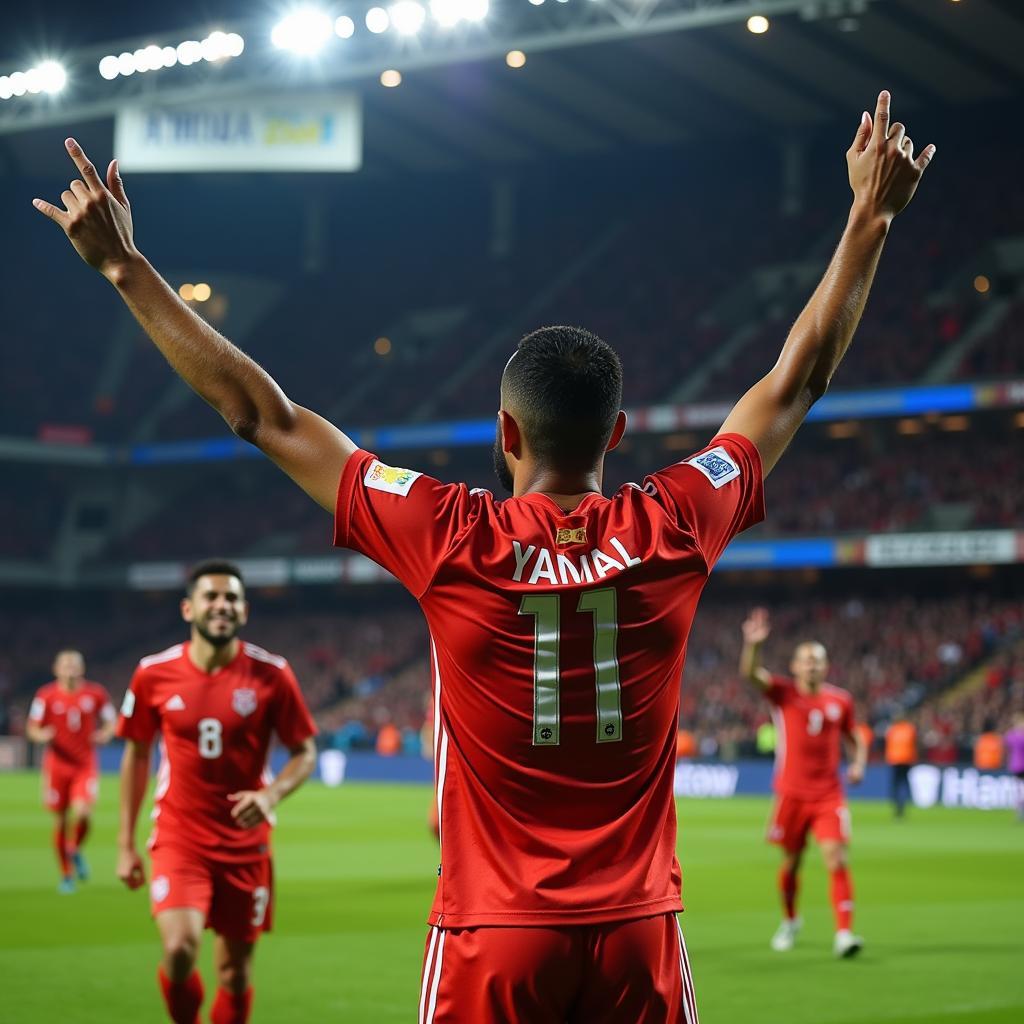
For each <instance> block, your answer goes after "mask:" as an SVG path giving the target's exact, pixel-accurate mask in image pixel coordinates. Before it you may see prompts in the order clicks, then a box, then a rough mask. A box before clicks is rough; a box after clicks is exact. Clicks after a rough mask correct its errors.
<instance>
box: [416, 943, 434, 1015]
mask: <svg viewBox="0 0 1024 1024" xmlns="http://www.w3.org/2000/svg"><path fill="white" fill-rule="evenodd" d="M436 945H437V929H436V928H431V929H430V945H429V946H428V947H427V957H426V959H425V960H424V961H423V983H422V984H421V985H420V1012H419V1013H418V1014H417V1016H416V1020H417V1021H419V1024H423V1009H424V1007H425V1006H426V1005H427V989H428V988H429V987H430V974H431V967H432V964H433V960H434V947H435V946H436Z"/></svg>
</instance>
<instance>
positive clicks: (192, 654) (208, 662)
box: [188, 630, 242, 675]
mask: <svg viewBox="0 0 1024 1024" xmlns="http://www.w3.org/2000/svg"><path fill="white" fill-rule="evenodd" d="M241 643H242V641H241V640H239V639H238V637H237V636H236V637H234V638H232V639H231V640H229V641H228V642H227V643H226V644H222V645H221V646H219V647H218V646H217V645H216V644H211V643H210V641H209V640H207V639H206V637H204V636H202V635H201V634H200V633H198V632H196V631H195V630H193V631H192V639H191V641H190V642H189V645H188V658H189V661H191V662H192V664H193V665H195V667H196V668H197V669H199V671H200V672H205V673H206V674H207V675H212V674H213V673H214V672H218V671H219V670H220V669H222V668H224V666H225V665H230V664H231V662H233V661H234V660H235V658H237V657H238V648H239V647H240V646H241Z"/></svg>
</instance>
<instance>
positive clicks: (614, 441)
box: [605, 409, 626, 452]
mask: <svg viewBox="0 0 1024 1024" xmlns="http://www.w3.org/2000/svg"><path fill="white" fill-rule="evenodd" d="M625 433H626V414H625V413H624V412H623V411H622V410H621V409H620V410H619V414H618V416H616V417H615V426H614V427H612V436H611V437H610V438H608V445H607V447H606V448H605V451H606V452H610V451H613V450H614V449H616V448H618V447H619V442H620V441H621V440H622V435H623V434H625Z"/></svg>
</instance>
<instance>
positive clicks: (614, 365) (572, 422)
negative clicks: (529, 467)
mask: <svg viewBox="0 0 1024 1024" xmlns="http://www.w3.org/2000/svg"><path fill="white" fill-rule="evenodd" d="M501 390H502V397H503V398H504V400H505V401H506V402H507V403H508V406H509V411H511V412H513V413H514V414H515V415H516V418H517V421H518V422H519V427H520V429H521V430H522V432H523V435H524V437H525V440H526V443H527V444H528V445H529V447H530V450H531V451H532V452H533V453H534V455H535V456H536V457H537V458H538V459H540V460H541V461H542V462H544V463H546V464H548V465H551V466H556V467H558V468H564V469H585V468H588V467H589V466H592V465H593V464H594V463H595V462H597V460H598V459H599V458H600V457H601V455H602V454H603V453H604V451H605V449H606V448H607V446H608V441H609V439H610V437H611V434H612V430H613V429H614V427H615V418H616V416H617V415H618V413H619V409H621V408H622V363H621V362H620V361H619V357H618V354H617V353H616V351H615V349H613V348H612V347H611V345H609V344H608V343H607V342H605V341H602V340H601V339H600V338H599V337H598V336H597V335H596V334H594V333H592V332H591V331H587V330H584V329H583V328H582V327H541V328H540V329H539V330H536V331H534V332H533V333H532V334H528V335H526V337H525V338H523V340H522V341H520V342H519V347H518V348H517V349H516V351H515V354H514V355H513V356H512V358H511V359H510V360H509V363H508V365H507V366H506V367H505V372H504V374H503V375H502V378H501Z"/></svg>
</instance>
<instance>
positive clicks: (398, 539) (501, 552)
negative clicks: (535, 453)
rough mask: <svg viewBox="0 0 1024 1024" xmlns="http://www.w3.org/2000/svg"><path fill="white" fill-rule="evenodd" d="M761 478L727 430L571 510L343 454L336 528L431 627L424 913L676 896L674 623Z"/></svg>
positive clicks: (543, 910)
mask: <svg viewBox="0 0 1024 1024" xmlns="http://www.w3.org/2000/svg"><path fill="white" fill-rule="evenodd" d="M762 494H763V492H762V484H761V464H760V459H759V457H758V453H757V450H756V449H755V448H754V446H753V445H752V444H750V442H749V441H747V440H746V439H744V438H742V437H739V436H736V435H723V436H720V437H717V438H715V440H714V441H713V442H712V445H711V447H710V448H709V449H707V450H705V451H704V452H701V453H699V454H698V455H695V456H693V457H692V458H690V459H688V460H687V461H685V462H681V463H677V464H676V465H674V466H671V467H669V468H668V469H666V470H663V471H662V472H660V473H656V474H655V475H654V476H651V477H649V478H648V479H647V480H646V482H645V485H644V486H643V487H638V486H636V485H627V486H626V487H623V488H622V489H621V490H620V491H618V492H617V493H616V494H615V495H614V496H613V497H611V498H605V497H602V496H601V495H599V494H590V495H587V496H586V497H585V498H584V499H583V501H582V502H581V503H580V504H579V506H578V507H577V508H576V509H574V510H573V511H572V512H564V511H563V510H562V509H560V508H559V507H558V506H557V505H556V504H555V503H554V502H553V501H552V500H551V499H550V498H548V497H546V496H545V495H543V494H527V495H524V496H522V497H520V498H510V499H508V500H506V501H496V500H495V499H494V497H493V496H492V495H491V494H490V493H489V492H488V491H482V490H473V491H471V490H469V488H467V487H466V486H465V485H454V484H441V483H439V482H438V481H436V480H433V479H431V478H429V477H426V476H423V475H421V474H419V473H414V472H412V471H411V470H406V469H396V468H394V467H390V466H385V465H383V464H382V463H381V462H379V461H378V460H377V459H376V458H375V457H374V456H373V455H370V454H368V453H367V452H362V451H360V452H357V453H355V454H354V455H353V456H352V457H351V458H350V459H349V461H348V464H347V465H346V467H345V471H344V472H343V474H342V477H341V481H340V484H339V491H338V504H337V515H336V524H335V543H336V544H338V545H341V546H345V547H349V548H353V549H355V550H357V551H361V552H363V553H365V554H366V555H368V556H369V557H371V558H372V559H374V560H375V561H376V562H378V563H379V564H380V565H382V566H383V567H384V568H385V569H387V570H388V571H390V572H392V573H393V574H394V575H395V576H396V577H398V579H399V580H400V581H401V582H402V583H403V584H404V585H405V586H406V587H407V588H408V589H409V590H410V591H411V592H412V594H413V595H414V596H415V597H417V598H418V600H419V602H420V605H421V607H422V609H423V612H424V614H425V616H426V619H427V625H428V627H429V629H430V635H431V641H432V642H431V658H432V664H433V676H434V690H435V701H434V716H435V720H434V725H435V727H434V744H435V751H436V754H435V757H436V765H435V767H436V779H437V804H438V811H439V818H440V824H441V868H440V870H439V880H438V887H437V894H436V897H435V900H434V905H433V908H432V910H431V914H430V922H431V923H432V924H438V925H441V926H447V927H470V926H476V925H497V924H506V925H507V924H523V925H544V924H587V923H596V922H602V921H614V920H621V919H627V918H631V917H643V916H647V915H651V914H658V913H662V912H669V911H674V910H679V909H680V908H681V903H680V871H679V864H678V862H677V860H676V855H675V846H676V820H675V805H674V801H673V793H672V784H673V777H674V771H675V760H676V759H675V750H676V747H675V744H676V726H677V719H678V711H679V685H680V679H681V675H682V668H683V659H684V657H685V653H686V640H687V634H688V633H689V629H690V623H691V621H692V619H693V614H694V610H695V608H696V604H697V599H698V597H699V596H700V593H701V590H702V589H703V587H704V585H705V583H706V581H707V579H708V574H709V572H710V570H711V567H712V566H713V565H714V564H715V561H716V560H717V559H718V557H719V555H720V554H721V553H722V551H723V550H724V548H725V546H726V544H728V542H729V541H730V540H731V539H732V537H733V536H735V534H737V533H739V532H740V530H743V529H745V528H746V527H748V526H750V525H752V524H753V523H755V522H757V521H758V520H759V519H760V518H761V517H762V516H763V514H764V509H763V496H762Z"/></svg>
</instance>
